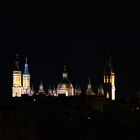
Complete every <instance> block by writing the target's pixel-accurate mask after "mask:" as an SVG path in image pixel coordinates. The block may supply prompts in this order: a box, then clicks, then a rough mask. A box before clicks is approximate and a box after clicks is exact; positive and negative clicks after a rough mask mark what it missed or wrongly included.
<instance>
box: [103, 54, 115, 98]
mask: <svg viewBox="0 0 140 140" xmlns="http://www.w3.org/2000/svg"><path fill="white" fill-rule="evenodd" d="M104 95H105V97H106V98H108V99H111V100H115V99H116V97H115V72H114V71H113V68H112V60H111V56H110V54H109V53H107V58H106V64H105V69H104Z"/></svg>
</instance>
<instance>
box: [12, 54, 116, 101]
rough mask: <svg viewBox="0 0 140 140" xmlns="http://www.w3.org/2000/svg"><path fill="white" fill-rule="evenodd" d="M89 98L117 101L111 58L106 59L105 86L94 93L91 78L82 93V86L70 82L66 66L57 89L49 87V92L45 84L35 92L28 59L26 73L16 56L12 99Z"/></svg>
mask: <svg viewBox="0 0 140 140" xmlns="http://www.w3.org/2000/svg"><path fill="white" fill-rule="evenodd" d="M83 93H84V94H85V95H88V96H98V95H99V96H105V97H106V98H107V99H111V100H115V99H116V95H115V72H114V71H113V68H112V62H111V56H108V57H107V58H106V65H105V69H104V77H103V84H102V85H100V86H99V88H98V91H97V93H95V92H94V90H93V88H92V84H91V80H90V78H89V80H88V83H87V89H86V91H85V92H82V90H81V88H80V86H77V85H76V86H75V88H74V86H73V84H72V83H71V81H70V80H69V77H68V73H67V71H66V66H64V71H63V73H62V78H61V80H60V82H59V83H58V85H57V87H55V86H53V87H51V86H50V87H49V88H48V90H47V92H45V90H44V86H43V83H42V82H41V83H40V85H39V90H38V92H35V91H34V90H33V89H31V87H30V73H29V70H28V63H27V58H26V60H25V65H24V72H23V74H22V71H21V69H20V67H19V59H18V55H17V56H16V62H15V68H14V71H13V87H12V97H21V96H22V95H24V94H26V95H28V96H32V95H41V94H44V95H46V96H60V95H65V96H79V95H81V94H83Z"/></svg>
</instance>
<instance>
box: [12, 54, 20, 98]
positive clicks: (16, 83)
mask: <svg viewBox="0 0 140 140" xmlns="http://www.w3.org/2000/svg"><path fill="white" fill-rule="evenodd" d="M21 75H22V73H21V70H20V67H19V58H18V54H17V55H16V61H15V68H14V71H13V87H12V97H21V94H22V77H21Z"/></svg>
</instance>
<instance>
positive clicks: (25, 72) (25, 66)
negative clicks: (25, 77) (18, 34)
mask: <svg viewBox="0 0 140 140" xmlns="http://www.w3.org/2000/svg"><path fill="white" fill-rule="evenodd" d="M24 74H29V70H28V63H27V58H25V65H24Z"/></svg>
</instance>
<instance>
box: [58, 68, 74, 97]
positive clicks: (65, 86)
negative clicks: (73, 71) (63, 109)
mask: <svg viewBox="0 0 140 140" xmlns="http://www.w3.org/2000/svg"><path fill="white" fill-rule="evenodd" d="M73 91H74V90H73V85H72V83H71V82H70V81H69V79H68V74H67V72H66V68H65V67H64V72H63V74H62V80H61V81H60V82H59V84H58V86H57V94H65V95H66V96H72V95H73Z"/></svg>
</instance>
